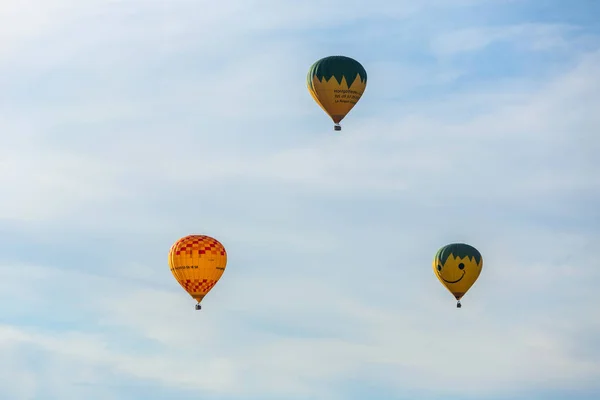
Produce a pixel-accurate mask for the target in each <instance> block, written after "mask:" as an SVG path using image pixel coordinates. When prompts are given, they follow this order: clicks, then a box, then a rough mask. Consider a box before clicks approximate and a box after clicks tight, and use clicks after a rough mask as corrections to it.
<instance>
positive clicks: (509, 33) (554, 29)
mask: <svg viewBox="0 0 600 400" xmlns="http://www.w3.org/2000/svg"><path fill="white" fill-rule="evenodd" d="M577 30H578V28H577V27H576V26H569V25H561V24H523V25H512V26H500V27H488V26H485V27H479V28H465V29H459V30H456V31H453V32H448V33H444V34H443V35H441V36H439V37H437V38H436V39H434V40H433V41H432V43H431V49H432V51H433V52H434V53H435V54H436V55H438V56H448V55H450V56H451V55H457V54H460V53H468V52H474V51H478V50H482V49H484V48H486V47H488V46H489V45H491V44H492V43H496V42H502V41H510V42H512V43H513V44H514V45H516V46H518V47H520V48H522V49H523V50H526V51H531V50H534V51H549V50H557V49H568V48H569V47H570V46H572V45H573V43H572V42H570V41H567V40H566V39H565V34H567V33H570V32H574V31H577Z"/></svg>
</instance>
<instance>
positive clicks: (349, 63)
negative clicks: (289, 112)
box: [306, 56, 367, 87]
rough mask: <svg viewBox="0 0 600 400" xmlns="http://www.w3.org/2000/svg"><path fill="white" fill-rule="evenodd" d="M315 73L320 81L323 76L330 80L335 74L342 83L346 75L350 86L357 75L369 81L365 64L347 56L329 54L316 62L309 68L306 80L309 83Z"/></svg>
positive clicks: (362, 79)
mask: <svg viewBox="0 0 600 400" xmlns="http://www.w3.org/2000/svg"><path fill="white" fill-rule="evenodd" d="M315 75H316V77H317V78H319V80H320V81H322V80H323V78H325V79H326V80H329V79H331V77H332V76H333V77H335V79H336V80H337V81H338V83H341V82H342V77H343V76H345V77H346V82H347V83H348V87H350V86H352V84H353V83H354V80H355V79H356V75H358V76H359V77H360V81H361V82H363V83H367V71H365V69H364V68H363V66H362V65H361V64H360V63H359V62H358V61H356V60H354V59H352V58H350V57H345V56H329V57H325V58H322V59H320V60H319V61H317V62H315V63H314V64H313V65H312V66H311V67H310V69H309V70H308V76H307V78H306V80H307V83H308V84H309V85H310V82H311V81H312V79H313V76H315Z"/></svg>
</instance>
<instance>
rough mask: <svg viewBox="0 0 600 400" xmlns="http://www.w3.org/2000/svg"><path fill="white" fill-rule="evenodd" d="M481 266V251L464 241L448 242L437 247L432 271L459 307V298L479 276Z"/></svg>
mask: <svg viewBox="0 0 600 400" xmlns="http://www.w3.org/2000/svg"><path fill="white" fill-rule="evenodd" d="M482 267H483V257H482V256H481V253H479V251H478V250H477V249H476V248H475V247H473V246H471V245H468V244H465V243H451V244H448V245H446V246H444V247H442V248H441V249H439V250H438V252H437V253H436V255H435V258H434V259H433V272H434V273H435V275H436V276H437V277H438V279H439V280H440V282H441V283H442V285H444V286H445V287H446V289H448V290H449V291H450V293H452V294H453V295H454V297H455V298H456V300H457V303H456V307H457V308H460V307H461V304H460V299H461V298H462V297H463V296H464V295H465V293H467V291H468V290H469V289H470V288H471V286H473V284H474V283H475V281H476V280H477V278H479V274H480V273H481V268H482Z"/></svg>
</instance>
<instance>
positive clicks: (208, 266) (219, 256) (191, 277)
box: [169, 235, 227, 310]
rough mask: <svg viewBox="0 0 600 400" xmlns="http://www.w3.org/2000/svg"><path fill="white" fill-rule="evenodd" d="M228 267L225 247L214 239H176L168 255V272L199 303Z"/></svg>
mask: <svg viewBox="0 0 600 400" xmlns="http://www.w3.org/2000/svg"><path fill="white" fill-rule="evenodd" d="M226 265H227V253H226V252H225V247H223V245H222V244H221V243H220V242H219V241H218V240H217V239H214V238H212V237H210V236H205V235H189V236H185V237H183V238H181V239H179V240H178V241H177V242H175V244H173V246H172V247H171V251H170V252H169V267H170V268H171V273H172V274H173V276H174V277H175V279H176V280H177V282H179V284H180V285H181V287H183V289H184V290H185V291H186V292H188V294H189V295H190V296H192V297H193V298H194V299H196V301H197V302H198V304H196V310H200V309H201V307H200V302H201V301H202V299H203V298H204V296H206V295H207V294H208V292H210V290H211V289H212V288H213V287H214V286H215V285H216V284H217V282H218V281H219V279H221V276H222V275H223V272H225V266H226Z"/></svg>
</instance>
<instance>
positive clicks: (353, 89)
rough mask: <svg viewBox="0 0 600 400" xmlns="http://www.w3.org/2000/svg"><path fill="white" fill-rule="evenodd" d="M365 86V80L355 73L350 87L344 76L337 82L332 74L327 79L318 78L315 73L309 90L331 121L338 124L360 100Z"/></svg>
mask: <svg viewBox="0 0 600 400" xmlns="http://www.w3.org/2000/svg"><path fill="white" fill-rule="evenodd" d="M366 87H367V82H366V80H364V81H363V80H361V79H360V75H359V74H356V79H354V82H353V83H352V86H350V87H348V83H347V81H346V77H345V76H343V77H342V81H341V82H340V83H338V81H337V80H336V78H335V77H334V76H332V77H331V78H330V79H329V80H326V79H325V78H323V80H319V78H318V77H317V76H316V75H315V76H313V79H312V81H311V86H310V87H309V92H310V94H311V95H312V97H313V99H315V101H316V102H317V104H318V105H319V106H321V108H322V109H323V110H324V111H325V112H326V113H327V114H328V115H329V116H330V117H331V119H332V120H333V122H335V123H336V124H339V123H340V122H341V121H342V119H344V117H345V116H346V114H348V113H349V112H350V110H352V108H353V107H354V106H355V105H356V103H357V102H358V100H360V98H361V96H362V95H363V93H364V92H365V89H366Z"/></svg>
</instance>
